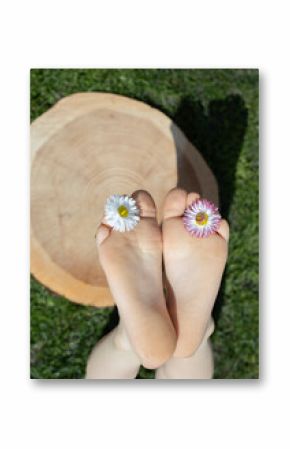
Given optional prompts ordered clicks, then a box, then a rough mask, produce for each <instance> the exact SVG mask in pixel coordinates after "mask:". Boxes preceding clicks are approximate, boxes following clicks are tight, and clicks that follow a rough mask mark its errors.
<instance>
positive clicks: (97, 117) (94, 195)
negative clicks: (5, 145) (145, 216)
mask: <svg viewBox="0 0 290 449" xmlns="http://www.w3.org/2000/svg"><path fill="white" fill-rule="evenodd" d="M176 185H178V186H181V187H183V188H185V189H186V190H188V191H197V192H199V193H200V194H201V195H202V196H203V197H206V198H208V199H210V200H212V201H214V202H215V203H216V204H217V203H218V189H217V184H216V181H215V178H214V176H213V174H212V172H211V171H210V169H209V168H208V166H207V165H206V163H205V162H204V160H203V158H202V157H201V155H200V154H199V152H198V151H197V149H196V148H195V147H194V146H193V145H192V144H191V143H190V142H189V141H188V140H187V138H186V137H185V136H184V134H183V133H182V132H181V131H180V129H179V128H178V127H177V126H176V125H175V124H174V123H173V122H172V121H171V120H170V119H169V118H168V117H167V116H166V115H164V114H163V113H161V112H160V111H158V110H156V109H154V108H152V107H150V106H148V105H146V104H144V103H142V102H140V101H136V100H133V99H130V98H127V97H122V96H120V95H113V94H107V93H79V94H74V95H71V96H69V97H66V98H64V99H62V100H60V101H59V102H58V103H57V104H56V105H55V106H53V107H52V108H51V109H50V110H49V111H47V112H45V113H44V114H43V115H41V116H40V117H39V118H37V119H36V120H35V121H34V122H33V123H32V125H31V272H32V274H33V275H34V276H35V277H36V278H37V279H38V280H39V281H40V282H42V283H43V284H44V285H45V286H47V287H48V288H49V289H51V290H52V291H54V292H56V293H58V294H60V295H63V296H65V297H66V298H67V299H70V300H72V301H75V302H78V303H81V304H86V305H94V306H99V307H103V306H111V305H113V298H112V296H111V294H110V291H109V289H108V286H107V282H106V278H105V275H104V273H103V270H102V268H101V266H100V264H99V260H98V253H97V248H96V244H95V233H96V229H97V227H98V225H99V223H100V221H101V218H102V214H103V208H104V202H105V200H106V198H107V197H108V196H109V195H112V194H114V193H116V194H124V193H127V194H131V193H132V192H133V191H134V190H137V189H145V190H148V191H149V192H150V193H151V195H152V196H153V198H154V200H155V202H156V205H157V208H158V212H159V219H160V216H161V210H162V204H163V201H164V198H165V195H166V193H167V192H168V191H169V190H170V189H171V188H173V187H175V186H176Z"/></svg>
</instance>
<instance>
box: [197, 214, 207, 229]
mask: <svg viewBox="0 0 290 449" xmlns="http://www.w3.org/2000/svg"><path fill="white" fill-rule="evenodd" d="M195 221H196V224H198V225H199V226H205V225H206V224H207V222H208V215H207V214H206V213H205V212H198V214H196V217H195Z"/></svg>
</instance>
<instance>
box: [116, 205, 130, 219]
mask: <svg viewBox="0 0 290 449" xmlns="http://www.w3.org/2000/svg"><path fill="white" fill-rule="evenodd" d="M118 212H119V215H120V216H121V217H128V215H129V211H128V209H127V207H125V206H123V204H122V205H121V206H119V207H118Z"/></svg>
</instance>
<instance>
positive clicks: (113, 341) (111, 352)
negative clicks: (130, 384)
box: [86, 323, 140, 379]
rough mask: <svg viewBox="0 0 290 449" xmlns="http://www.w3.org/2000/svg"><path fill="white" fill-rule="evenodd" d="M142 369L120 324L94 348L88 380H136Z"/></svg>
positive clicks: (88, 367)
mask: <svg viewBox="0 0 290 449" xmlns="http://www.w3.org/2000/svg"><path fill="white" fill-rule="evenodd" d="M139 367H140V360H139V357H138V356H137V355H136V354H135V353H134V351H133V350H132V347H131V345H130V342H129V340H128V338H127V336H126V333H125V330H124V327H123V326H122V324H121V323H120V324H119V325H118V326H117V327H116V328H115V329H114V330H112V331H111V332H110V333H109V334H107V335H106V336H105V337H104V338H102V340H100V341H99V342H98V343H97V344H96V346H95V347H94V349H93V351H92V353H91V354H90V357H89V360H88V364H87V370H86V379H135V377H136V375H137V373H138V371H139Z"/></svg>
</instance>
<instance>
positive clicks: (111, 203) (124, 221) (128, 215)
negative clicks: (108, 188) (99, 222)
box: [105, 195, 140, 232]
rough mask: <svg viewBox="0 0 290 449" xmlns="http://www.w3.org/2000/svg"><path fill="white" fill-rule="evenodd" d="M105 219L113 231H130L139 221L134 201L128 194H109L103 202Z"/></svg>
mask: <svg viewBox="0 0 290 449" xmlns="http://www.w3.org/2000/svg"><path fill="white" fill-rule="evenodd" d="M105 221H106V223H108V225H109V226H111V227H112V228H113V229H114V230H115V231H119V232H126V231H131V230H132V229H134V228H135V226H136V225H137V224H138V223H139V221H140V211H139V209H138V207H137V205H136V201H135V200H134V199H133V198H131V197H129V196H128V195H111V196H110V197H109V198H108V199H107V201H106V203H105Z"/></svg>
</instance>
